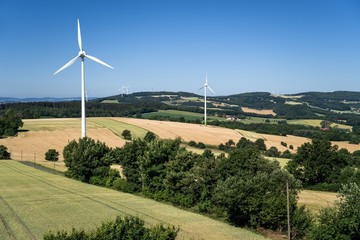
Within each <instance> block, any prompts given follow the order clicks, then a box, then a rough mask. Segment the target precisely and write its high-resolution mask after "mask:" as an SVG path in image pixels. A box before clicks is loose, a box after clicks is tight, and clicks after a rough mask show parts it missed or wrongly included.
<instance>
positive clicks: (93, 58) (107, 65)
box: [85, 55, 114, 69]
mask: <svg viewBox="0 0 360 240" xmlns="http://www.w3.org/2000/svg"><path fill="white" fill-rule="evenodd" d="M85 57H88V58H90V59H91V60H93V61H94V62H97V63H100V64H102V65H104V66H106V67H108V68H111V69H114V68H113V67H112V66H110V65H109V64H107V63H104V62H103V61H101V60H100V59H97V58H96V57H93V56H90V55H85Z"/></svg>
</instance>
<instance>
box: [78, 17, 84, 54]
mask: <svg viewBox="0 0 360 240" xmlns="http://www.w3.org/2000/svg"><path fill="white" fill-rule="evenodd" d="M78 44H79V49H80V51H82V50H83V48H82V41H81V31H80V21H79V19H78Z"/></svg>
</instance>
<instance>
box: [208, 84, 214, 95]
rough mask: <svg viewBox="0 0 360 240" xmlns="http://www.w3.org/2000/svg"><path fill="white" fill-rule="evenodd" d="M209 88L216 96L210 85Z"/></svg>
mask: <svg viewBox="0 0 360 240" xmlns="http://www.w3.org/2000/svg"><path fill="white" fill-rule="evenodd" d="M207 88H208V89H209V90H210V91H212V92H213V94H215V92H214V91H213V90H212V89H211V87H210V86H209V85H208V86H207Z"/></svg>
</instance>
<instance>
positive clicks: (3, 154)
mask: <svg viewBox="0 0 360 240" xmlns="http://www.w3.org/2000/svg"><path fill="white" fill-rule="evenodd" d="M10 158H11V154H10V153H9V152H8V151H7V147H5V146H4V145H0V159H10Z"/></svg>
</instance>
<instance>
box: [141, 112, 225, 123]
mask: <svg viewBox="0 0 360 240" xmlns="http://www.w3.org/2000/svg"><path fill="white" fill-rule="evenodd" d="M156 116H165V117H169V118H174V119H178V118H180V117H183V118H185V119H187V120H197V119H198V120H200V121H202V120H203V118H204V114H202V113H194V112H186V111H179V110H159V111H157V112H151V113H144V114H142V117H143V118H147V119H150V118H152V117H156ZM208 120H210V121H211V120H219V121H223V120H224V118H221V117H213V116H208Z"/></svg>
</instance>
